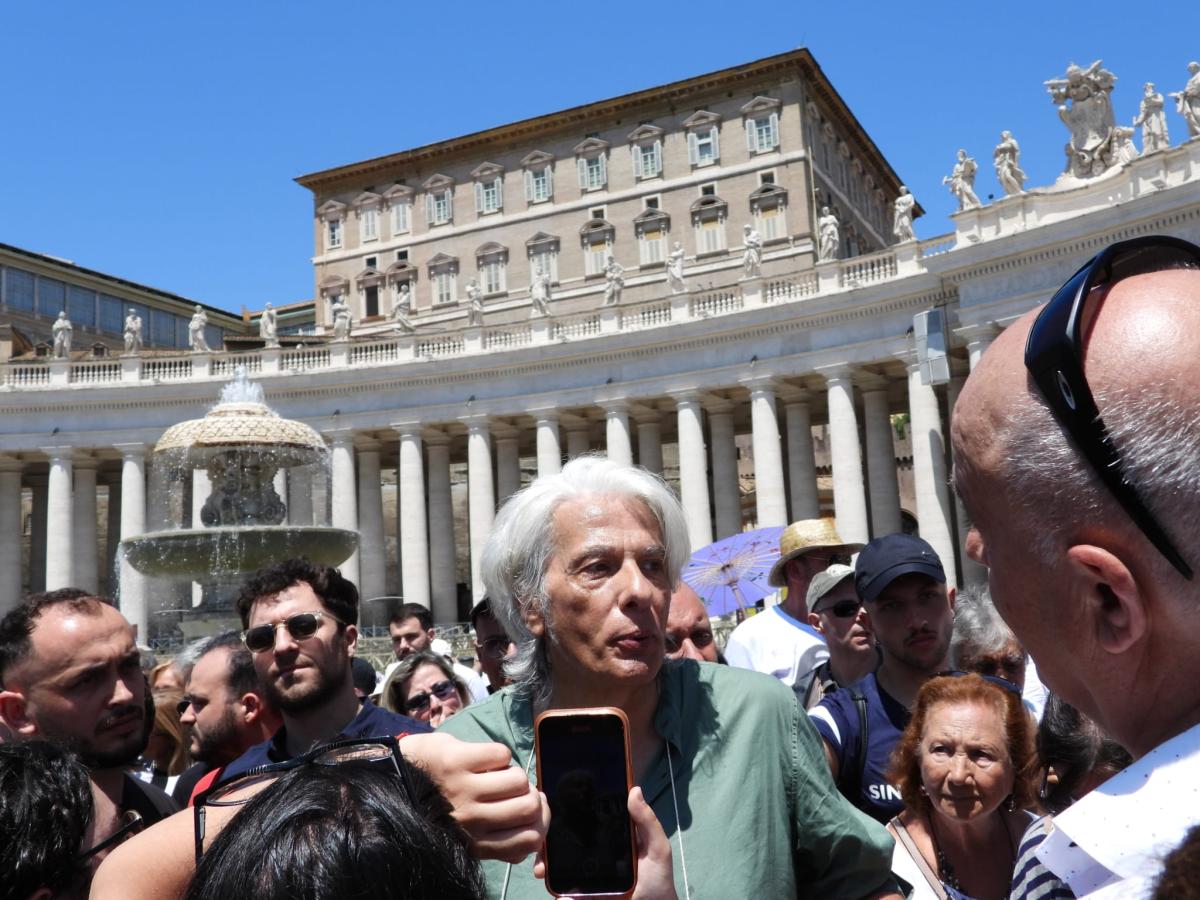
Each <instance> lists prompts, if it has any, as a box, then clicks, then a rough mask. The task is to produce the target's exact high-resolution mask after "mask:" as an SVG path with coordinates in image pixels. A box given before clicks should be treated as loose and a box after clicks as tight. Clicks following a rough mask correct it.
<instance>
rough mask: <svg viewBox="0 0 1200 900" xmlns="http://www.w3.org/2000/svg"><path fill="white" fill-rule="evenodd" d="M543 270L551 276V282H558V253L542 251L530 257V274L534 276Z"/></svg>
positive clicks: (555, 251)
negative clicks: (539, 270)
mask: <svg viewBox="0 0 1200 900" xmlns="http://www.w3.org/2000/svg"><path fill="white" fill-rule="evenodd" d="M538 269H541V270H542V271H543V272H545V273H547V274H548V275H549V276H550V280H551V281H558V251H557V250H540V251H538V252H536V253H531V254H530V255H529V274H530V280H532V276H533V275H534V274H535V273H536V272H537V271H538Z"/></svg>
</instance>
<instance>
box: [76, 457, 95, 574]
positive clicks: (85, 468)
mask: <svg viewBox="0 0 1200 900" xmlns="http://www.w3.org/2000/svg"><path fill="white" fill-rule="evenodd" d="M74 465H75V496H74V509H73V510H72V514H71V523H72V525H73V527H74V532H73V533H72V535H71V546H72V552H73V553H74V554H75V560H74V564H73V577H72V579H71V586H72V587H77V588H81V589H82V590H85V591H88V592H90V593H93V594H94V593H96V592H97V591H99V590H100V577H99V571H98V562H99V560H98V548H97V546H96V460H95V458H94V457H91V456H80V457H79V458H77V459H76V460H75V464H74Z"/></svg>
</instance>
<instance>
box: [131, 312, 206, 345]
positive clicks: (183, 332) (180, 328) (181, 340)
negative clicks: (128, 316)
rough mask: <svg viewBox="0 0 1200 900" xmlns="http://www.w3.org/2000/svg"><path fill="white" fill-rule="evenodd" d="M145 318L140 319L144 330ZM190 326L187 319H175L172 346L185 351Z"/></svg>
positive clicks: (180, 317)
mask: <svg viewBox="0 0 1200 900" xmlns="http://www.w3.org/2000/svg"><path fill="white" fill-rule="evenodd" d="M121 321H122V327H121V330H122V332H124V319H122V320H121ZM145 322H146V318H145V316H143V317H142V327H143V328H145ZM190 324H191V321H190V320H189V319H185V318H184V317H183V316H179V317H177V318H176V319H175V343H174V345H173V346H175V347H180V348H184V349H186V348H187V346H188V326H189V325H190Z"/></svg>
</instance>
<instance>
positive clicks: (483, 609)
mask: <svg viewBox="0 0 1200 900" xmlns="http://www.w3.org/2000/svg"><path fill="white" fill-rule="evenodd" d="M484 616H487V617H488V618H489V619H495V618H496V614H495V613H494V612H492V601H491V598H490V597H484V598H483V599H482V600H480V601H479V602H478V603H476V604H475V605H474V606H473V607H472V608H471V628H472V630H474V631H478V630H479V620H480V619H482V618H483V617H484ZM496 621H499V619H497V620H496Z"/></svg>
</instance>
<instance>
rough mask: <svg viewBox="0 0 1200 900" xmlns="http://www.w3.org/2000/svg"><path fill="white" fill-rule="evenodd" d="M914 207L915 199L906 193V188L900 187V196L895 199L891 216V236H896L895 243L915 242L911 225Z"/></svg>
mask: <svg viewBox="0 0 1200 900" xmlns="http://www.w3.org/2000/svg"><path fill="white" fill-rule="evenodd" d="M916 205H917V198H916V197H914V196H913V195H912V194H910V193H909V192H908V188H907V187H905V186H904V185H900V196H899V197H897V198H896V203H895V205H894V207H893V209H894V212H893V214H892V234H894V235H895V236H896V242H897V243H901V244H902V243H904V242H905V241H912V240H916V237H917V236H916V235H915V234H913V224H912V220H913V207H914V206H916Z"/></svg>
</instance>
